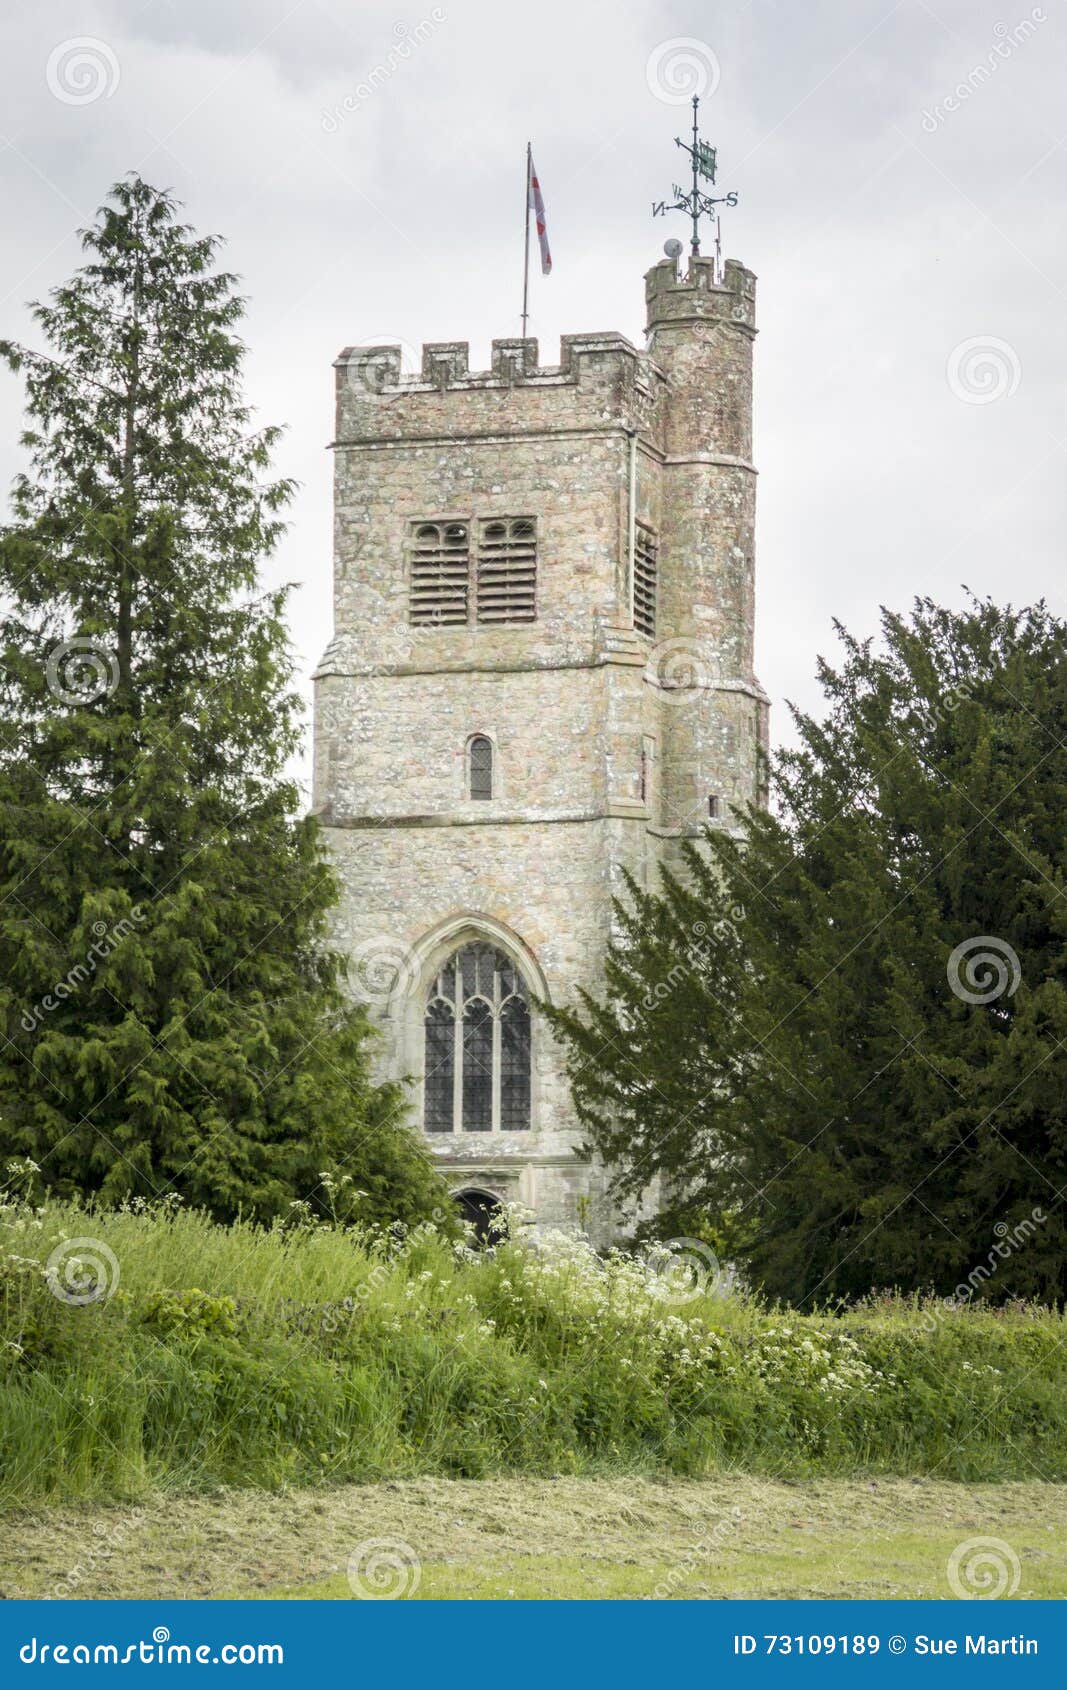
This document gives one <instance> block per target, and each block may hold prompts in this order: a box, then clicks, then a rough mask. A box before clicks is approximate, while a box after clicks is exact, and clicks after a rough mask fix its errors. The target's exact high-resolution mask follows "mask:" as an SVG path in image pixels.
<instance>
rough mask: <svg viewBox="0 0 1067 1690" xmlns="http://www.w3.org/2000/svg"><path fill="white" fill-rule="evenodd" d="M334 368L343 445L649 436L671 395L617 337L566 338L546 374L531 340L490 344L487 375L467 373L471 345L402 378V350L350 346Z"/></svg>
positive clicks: (442, 352)
mask: <svg viewBox="0 0 1067 1690" xmlns="http://www.w3.org/2000/svg"><path fill="white" fill-rule="evenodd" d="M409 361H411V362H413V359H409ZM334 368H335V370H336V372H337V441H338V443H339V444H349V443H355V442H358V441H360V440H364V439H375V438H381V437H386V438H390V437H399V436H404V437H408V438H411V437H413V436H417V435H418V434H420V433H429V434H433V433H435V432H437V431H439V430H441V429H442V428H443V427H444V426H446V425H447V428H448V429H449V430H451V431H462V430H465V429H474V428H477V427H486V426H493V423H494V421H495V422H496V423H497V424H498V425H503V424H504V423H505V422H506V423H507V426H508V427H510V428H513V429H515V428H517V429H518V430H519V431H520V432H537V431H538V429H539V428H541V427H544V428H552V429H559V428H562V427H568V426H569V427H573V428H581V427H592V426H603V425H604V424H606V423H609V422H615V423H617V424H618V425H620V426H622V427H625V428H637V429H641V430H645V429H647V428H648V427H649V426H650V425H651V421H652V418H653V416H654V412H655V406H656V401H657V398H658V396H659V394H660V392H661V390H662V389H663V388H664V385H665V380H664V376H663V372H662V371H661V370H659V369H657V367H656V365H655V363H654V361H653V360H652V359H651V358H650V357H649V356H648V354H647V353H646V352H644V351H641V350H639V349H638V348H637V347H635V346H634V345H633V344H632V343H631V342H630V341H629V340H627V339H626V337H625V336H624V335H620V334H615V333H603V334H572V335H564V336H563V337H562V339H561V342H560V360H559V363H558V364H542V363H541V362H540V360H539V356H538V345H537V341H536V340H535V339H533V338H532V337H531V338H526V339H522V338H514V339H501V340H494V341H493V343H492V355H491V362H490V367H489V368H488V369H481V370H472V369H471V368H470V347H469V343H468V342H467V341H431V342H428V343H426V344H425V345H423V347H422V351H421V357H420V359H419V364H418V368H417V369H405V368H404V349H403V348H402V347H400V346H398V345H380V346H378V345H375V346H349V347H346V348H345V349H344V351H342V352H341V354H340V355H339V357H338V358H337V360H336V361H335V364H334Z"/></svg>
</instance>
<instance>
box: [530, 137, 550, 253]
mask: <svg viewBox="0 0 1067 1690" xmlns="http://www.w3.org/2000/svg"><path fill="white" fill-rule="evenodd" d="M527 163H528V166H529V170H528V189H527V208H528V209H529V210H530V211H532V212H533V214H534V217H535V219H536V222H537V244H538V246H539V247H540V248H541V274H542V276H547V275H548V274H549V273H550V272H551V269H552V254H551V252H550V251H549V247H548V226H547V224H546V223H545V202H544V199H543V197H542V194H541V184H540V182H539V181H538V180H537V171H536V170H535V169H534V161H533V153H532V152H527Z"/></svg>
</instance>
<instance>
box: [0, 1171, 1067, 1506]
mask: <svg viewBox="0 0 1067 1690" xmlns="http://www.w3.org/2000/svg"><path fill="white" fill-rule="evenodd" d="M57 1262H59V1263H60V1264H61V1268H60V1269H57V1267H56V1263H57ZM1064 1327H1065V1323H1064V1319H1063V1316H1062V1315H1060V1314H1058V1313H1056V1312H1054V1311H1052V1310H1048V1309H1041V1308H1027V1307H1020V1306H1016V1307H1013V1308H1009V1309H999V1310H996V1311H993V1310H990V1309H988V1308H983V1307H982V1306H980V1305H978V1304H975V1305H974V1306H972V1307H969V1308H967V1307H953V1306H951V1305H947V1304H939V1303H935V1302H927V1303H923V1302H921V1301H919V1300H916V1299H912V1300H910V1301H902V1300H898V1299H894V1298H891V1297H886V1298H882V1299H880V1300H877V1301H868V1302H866V1303H864V1304H863V1305H861V1306H858V1307H855V1308H852V1309H843V1310H837V1311H834V1312H829V1311H822V1312H818V1313H815V1314H811V1315H800V1314H797V1313H796V1312H795V1311H792V1310H779V1309H772V1308H767V1307H765V1306H762V1305H761V1304H760V1303H759V1302H758V1301H757V1300H755V1299H753V1298H751V1297H748V1296H746V1295H744V1294H742V1293H739V1292H731V1293H729V1294H726V1295H716V1294H713V1293H711V1292H701V1293H700V1294H698V1295H697V1294H694V1295H692V1296H691V1297H689V1298H686V1297H685V1296H684V1295H683V1294H680V1293H679V1292H678V1288H677V1287H675V1286H673V1285H672V1284H669V1283H668V1282H666V1281H665V1280H664V1279H663V1278H662V1277H661V1276H660V1275H659V1273H658V1272H657V1270H656V1268H655V1266H654V1264H652V1263H650V1262H648V1261H645V1260H642V1259H639V1258H635V1257H632V1256H624V1255H612V1256H609V1257H607V1258H605V1259H600V1258H598V1257H597V1256H596V1255H594V1253H593V1252H592V1251H591V1250H590V1249H589V1248H588V1247H587V1246H586V1245H584V1244H582V1243H580V1242H578V1241H576V1240H573V1239H566V1238H563V1237H562V1236H556V1237H554V1238H552V1239H548V1240H545V1241H543V1243H542V1244H541V1245H540V1246H539V1247H537V1248H534V1247H532V1246H531V1245H530V1244H529V1243H507V1244H503V1245H501V1246H500V1247H499V1248H497V1249H496V1250H495V1251H494V1252H491V1253H485V1254H480V1255H479V1254H475V1253H474V1252H472V1251H470V1250H468V1249H466V1248H464V1247H463V1246H460V1245H456V1244H454V1243H452V1242H451V1241H449V1240H447V1239H443V1238H441V1237H440V1236H439V1235H437V1234H435V1233H434V1232H433V1231H432V1230H431V1229H429V1228H418V1229H416V1230H415V1231H406V1230H405V1229H403V1228H393V1229H389V1230H388V1231H385V1232H382V1231H377V1232H373V1233H372V1232H362V1233H361V1232H357V1231H352V1230H349V1231H342V1230H336V1229H333V1228H330V1227H327V1226H325V1225H309V1224H301V1225H297V1226H295V1227H284V1228H283V1227H280V1226H278V1227H275V1228H274V1229H273V1230H268V1229H264V1228H259V1227H255V1226H252V1225H248V1224H245V1223H240V1222H238V1223H236V1224H234V1225H232V1226H227V1227H222V1226H217V1225H215V1224H213V1223H212V1222H211V1221H210V1220H209V1219H207V1218H206V1217H205V1216H204V1215H201V1214H197V1213H190V1212H183V1211H181V1210H180V1209H178V1210H175V1209H174V1207H173V1206H171V1207H157V1208H154V1209H153V1208H150V1207H148V1206H146V1205H144V1204H131V1205H129V1206H127V1207H125V1208H122V1209H118V1210H111V1211H105V1210H93V1209H78V1208H75V1207H72V1206H65V1205H59V1204H49V1205H46V1206H45V1207H43V1208H41V1209H32V1208H29V1207H27V1206H26V1205H21V1206H19V1205H8V1206H7V1207H5V1208H2V1209H0V1358H2V1363H3V1365H2V1368H0V1441H2V1448H3V1457H2V1467H0V1499H2V1500H3V1501H5V1502H7V1503H13V1502H18V1503H20V1504H26V1503H36V1502H41V1501H44V1500H48V1499H50V1498H73V1497H90V1496H96V1497H105V1496H106V1497H127V1496H132V1495H135V1494H138V1493H140V1492H142V1491H144V1490H145V1489H146V1488H148V1487H151V1486H153V1485H156V1486H164V1485H165V1486H171V1487H173V1486H186V1487H194V1488H196V1487H199V1488H207V1487H213V1486H217V1485H219V1484H237V1485H257V1486H266V1487H277V1486H282V1485H285V1484H289V1483H294V1484H295V1483H301V1484H307V1483H313V1482H319V1481H321V1482H337V1481H341V1480H352V1479H370V1478H380V1477H383V1476H388V1475H414V1474H419V1473H440V1474H456V1475H467V1476H473V1477H477V1476H482V1475H487V1474H493V1473H505V1472H530V1473H540V1474H552V1473H580V1472H591V1471H597V1470H613V1471H615V1470H630V1471H644V1472H662V1473H683V1474H691V1475H700V1474H703V1473H710V1472H715V1471H722V1470H727V1469H731V1468H734V1469H738V1468H744V1469H747V1470H748V1471H751V1472H761V1471H762V1472H768V1473H775V1474H784V1475H791V1476H796V1477H801V1476H804V1475H811V1474H837V1475H846V1474H857V1473H875V1472H883V1473H905V1474H906V1473H915V1474H921V1473H931V1474H935V1473H936V1474H937V1475H939V1476H940V1477H945V1478H949V1477H955V1478H960V1479H972V1480H974V1479H1008V1478H1015V1477H1018V1478H1024V1477H1032V1475H1033V1473H1034V1471H1035V1470H1036V1471H1038V1472H1040V1473H1042V1474H1044V1475H1045V1476H1047V1477H1048V1478H1063V1477H1065V1476H1067V1346H1065V1345H1064V1337H1065V1335H1067V1334H1065V1330H1064Z"/></svg>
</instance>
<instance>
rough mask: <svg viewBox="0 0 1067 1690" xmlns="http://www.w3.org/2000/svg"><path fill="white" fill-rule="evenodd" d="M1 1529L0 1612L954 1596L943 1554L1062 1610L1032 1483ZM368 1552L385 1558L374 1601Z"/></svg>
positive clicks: (303, 1494)
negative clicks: (247, 1600) (988, 1551)
mask: <svg viewBox="0 0 1067 1690" xmlns="http://www.w3.org/2000/svg"><path fill="white" fill-rule="evenodd" d="M2 1523H3V1531H2V1533H0V1540H2V1548H0V1592H2V1593H3V1595H4V1596H7V1597H19V1596H28V1597H52V1598H57V1597H58V1598H63V1597H74V1596H79V1597H93V1598H100V1597H173V1596H181V1597H219V1596H231V1597H253V1598H255V1597H287V1596H291V1597H294V1598H309V1597H327V1598H331V1597H336V1598H339V1599H344V1600H351V1599H352V1595H353V1591H352V1588H351V1586H350V1583H349V1578H348V1576H347V1571H346V1569H347V1566H348V1564H349V1560H350V1558H351V1557H353V1556H355V1557H356V1561H357V1563H358V1565H359V1566H360V1568H361V1569H362V1572H361V1573H360V1574H357V1575H356V1576H357V1578H358V1579H360V1581H361V1588H362V1589H363V1590H364V1592H365V1593H366V1594H368V1595H371V1596H373V1595H385V1594H386V1593H387V1592H388V1591H397V1592H403V1593H404V1594H407V1595H409V1596H410V1595H413V1596H415V1597H416V1598H417V1599H431V1600H432V1599H434V1598H438V1599H460V1600H462V1599H477V1598H482V1597H504V1598H514V1599H516V1600H521V1599H531V1598H549V1597H558V1598H564V1599H573V1598H582V1597H600V1598H640V1597H649V1596H657V1595H658V1596H660V1597H663V1598H683V1597H684V1598H693V1597H697V1598H700V1597H725V1596H730V1597H743V1596H752V1597H894V1598H896V1597H918V1596H925V1597H935V1598H944V1599H952V1598H953V1597H954V1596H956V1595H957V1594H958V1591H957V1590H956V1589H954V1588H953V1586H952V1584H951V1583H950V1580H949V1577H948V1571H947V1569H948V1564H949V1559H950V1557H951V1556H952V1554H953V1551H954V1550H957V1549H958V1548H959V1546H960V1545H961V1544H963V1543H972V1542H973V1541H974V1540H975V1539H993V1540H995V1542H996V1544H998V1545H999V1548H997V1549H995V1550H993V1551H992V1554H993V1556H994V1558H995V1559H994V1563H993V1565H994V1566H995V1568H996V1569H997V1570H998V1572H999V1569H1000V1568H1001V1567H1003V1568H1004V1569H1005V1576H1006V1577H1008V1576H1009V1575H1010V1573H1011V1572H1012V1571H1013V1569H1014V1566H1015V1564H1016V1563H1017V1566H1018V1572H1019V1580H1018V1587H1017V1589H1016V1590H1015V1591H1014V1594H1015V1596H1016V1597H1017V1598H1020V1599H1025V1598H1036V1597H1043V1598H1061V1599H1062V1598H1064V1597H1067V1487H1061V1486H1055V1485H1046V1484H1040V1483H1034V1484H1008V1485H976V1486H966V1485H958V1484H945V1483H938V1482H936V1481H932V1480H901V1479H892V1480H871V1481H866V1482H862V1483H854V1482H849V1481H842V1480H814V1481H805V1482H799V1483H795V1484H782V1483H777V1482H773V1481H767V1480H754V1479H751V1478H742V1477H728V1478H721V1479H715V1480H703V1481H690V1480H676V1481H666V1482H664V1481H656V1480H649V1479H641V1478H627V1479H615V1480H609V1479H573V1478H568V1479H559V1480H555V1481H546V1480H530V1479H514V1478H513V1479H494V1480H482V1481H470V1480H444V1479H422V1480H406V1481H397V1482H388V1483H385V1484H376V1485H365V1486H364V1485H358V1486H357V1485H349V1486H343V1487H341V1488H339V1489H336V1490H329V1491H322V1490H293V1491H288V1492H283V1493H282V1494H280V1495H265V1494H263V1493H261V1492H254V1491H244V1492H227V1493H222V1494H219V1495H215V1496H210V1497H197V1498H189V1497H186V1498H182V1497H173V1496H168V1497H162V1498H157V1499H154V1500H151V1501H146V1502H145V1503H144V1504H142V1506H141V1508H140V1509H138V1510H133V1509H130V1508H106V1509H102V1508H70V1507H65V1508H60V1509H47V1510H43V1511H39V1512H37V1513H35V1514H32V1515H27V1514H20V1513H9V1514H8V1515H7V1516H6V1517H5V1518H4V1520H3V1522H2ZM374 1541H378V1542H379V1543H384V1546H385V1548H384V1553H385V1556H386V1561H387V1562H388V1561H389V1560H390V1559H391V1560H392V1563H393V1568H392V1570H390V1568H389V1567H388V1566H386V1568H385V1569H384V1570H383V1571H380V1574H379V1576H380V1578H381V1579H382V1581H383V1583H381V1584H379V1585H378V1586H377V1587H374V1586H373V1585H372V1583H371V1575H370V1573H369V1572H368V1570H367V1569H368V1566H369V1558H370V1557H371V1556H372V1555H373V1553H374V1551H373V1550H371V1549H368V1548H367V1546H368V1544H369V1543H371V1542H374ZM361 1546H362V1550H361ZM1013 1558H1014V1560H1013ZM416 1563H417V1565H418V1576H417V1580H416V1574H415V1567H416ZM976 1565H977V1564H976ZM981 1571H982V1569H981V1567H979V1570H978V1574H977V1576H978V1577H980V1576H981ZM985 1571H986V1572H988V1571H989V1567H988V1564H986V1566H985ZM962 1576H963V1577H964V1578H965V1579H966V1578H967V1577H968V1574H967V1571H966V1568H965V1569H964V1571H963V1574H962ZM970 1576H971V1577H972V1578H973V1577H974V1576H975V1575H974V1574H972V1575H970ZM1009 1583H1010V1577H1009ZM966 1589H967V1592H968V1593H973V1594H982V1593H983V1590H982V1587H980V1586H974V1585H973V1583H971V1584H968V1585H967V1586H966ZM985 1590H986V1593H988V1590H989V1587H988V1586H987V1587H985ZM1005 1594H1007V1590H1005Z"/></svg>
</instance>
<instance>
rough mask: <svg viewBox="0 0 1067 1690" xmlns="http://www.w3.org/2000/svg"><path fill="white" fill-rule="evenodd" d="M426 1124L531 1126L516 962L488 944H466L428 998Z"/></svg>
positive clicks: (444, 1128) (465, 1128) (472, 1128)
mask: <svg viewBox="0 0 1067 1690" xmlns="http://www.w3.org/2000/svg"><path fill="white" fill-rule="evenodd" d="M425 1034H426V1047H425V1048H426V1074H425V1115H424V1119H425V1125H426V1131H427V1132H430V1133H440V1132H454V1131H459V1132H467V1133H478V1132H525V1131H527V1130H528V1129H529V1126H530V1066H531V1063H530V1058H531V1029H530V1007H529V1002H528V998H527V992H526V986H525V984H524V982H523V979H522V976H521V975H520V974H519V972H518V970H517V969H516V967H515V965H514V963H512V962H511V961H510V960H509V958H508V957H506V956H505V955H504V952H503V951H498V950H497V949H496V947H495V946H494V945H486V944H471V945H464V946H463V947H462V948H461V949H460V950H458V951H455V952H454V953H453V954H452V956H450V957H449V959H448V961H447V962H446V963H445V964H444V966H443V967H442V968H441V969H440V971H439V972H438V974H437V975H436V976H435V977H434V979H433V980H432V981H431V983H430V988H429V991H428V993H427V997H426V1019H425Z"/></svg>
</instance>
